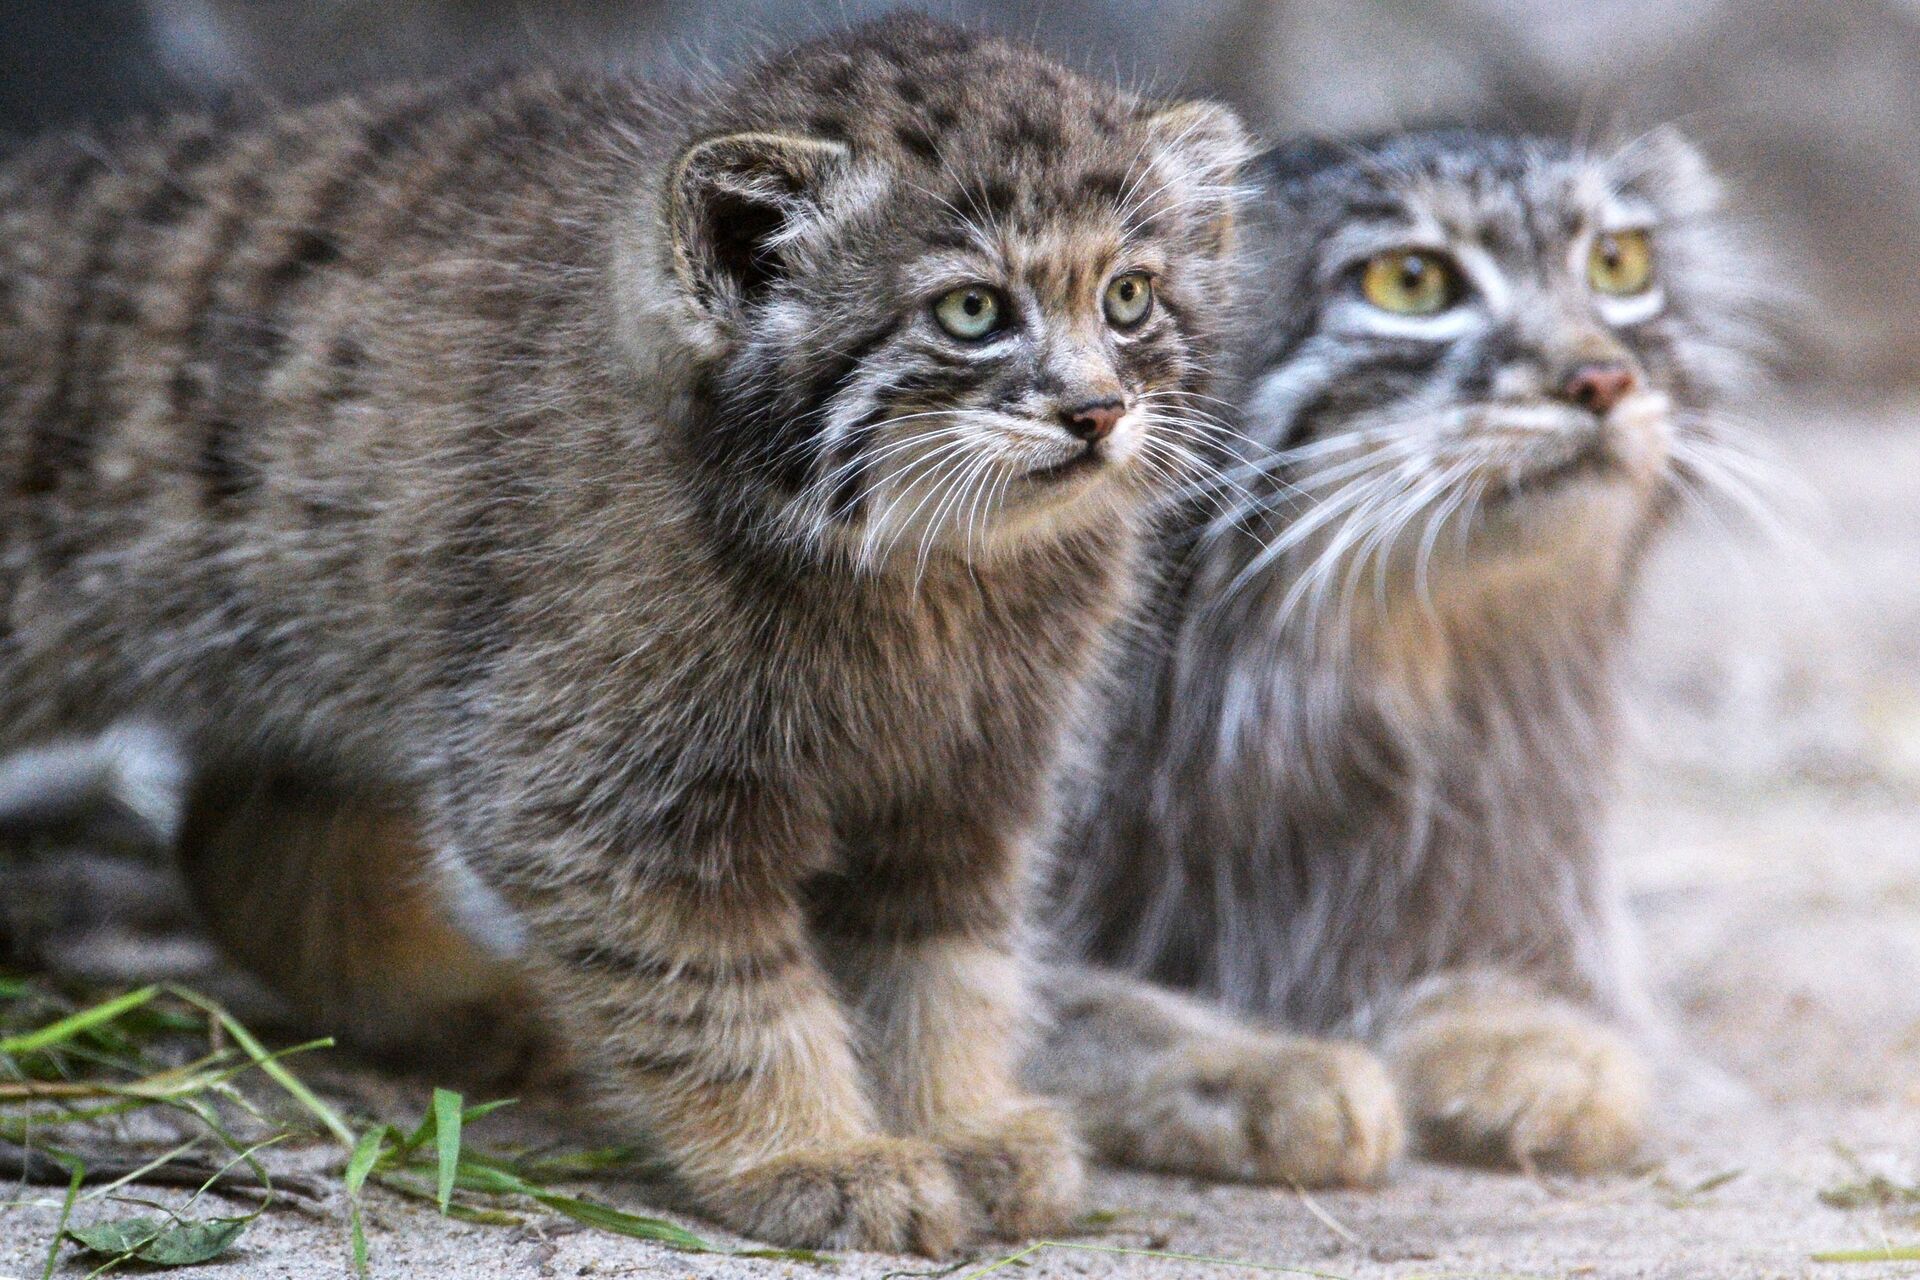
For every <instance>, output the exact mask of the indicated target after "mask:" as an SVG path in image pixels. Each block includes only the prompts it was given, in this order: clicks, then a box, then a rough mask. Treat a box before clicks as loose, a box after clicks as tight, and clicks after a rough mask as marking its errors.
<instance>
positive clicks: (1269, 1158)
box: [1088, 1035, 1404, 1186]
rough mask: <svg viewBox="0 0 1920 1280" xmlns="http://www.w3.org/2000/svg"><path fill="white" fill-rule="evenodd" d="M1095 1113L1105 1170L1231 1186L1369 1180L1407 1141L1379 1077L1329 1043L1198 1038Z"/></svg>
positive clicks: (1350, 1049) (1344, 1048) (1092, 1125)
mask: <svg viewBox="0 0 1920 1280" xmlns="http://www.w3.org/2000/svg"><path fill="white" fill-rule="evenodd" d="M1116 1104H1117V1105H1116ZM1099 1110H1100V1111H1102V1112H1104V1114H1101V1115H1095V1116H1089V1117H1088V1122H1089V1123H1088V1128H1089V1134H1090V1136H1091V1137H1092V1139H1093V1141H1094V1142H1095V1144H1096V1145H1097V1146H1098V1147H1099V1149H1100V1151H1101V1153H1102V1154H1103V1155H1105V1156H1106V1157H1107V1158H1109V1159H1111V1160H1113V1161H1114V1162H1116V1163H1119V1164H1128V1165H1135V1166H1139V1167H1141V1168H1148V1169H1159V1170H1163V1171H1165V1172H1170V1173H1190V1174H1197V1175H1199V1176H1201V1177H1206V1178H1217V1179H1225V1180H1231V1181H1243V1182H1288V1183H1296V1184H1298V1185H1301V1186H1329V1185H1346V1184H1357V1183H1367V1182H1373V1181H1375V1180H1377V1179H1378V1178H1379V1177H1380V1176H1381V1175H1382V1174H1384V1173H1385V1172H1386V1170H1387V1167H1388V1166H1389V1165H1391V1164H1392V1163H1393V1161H1394V1159H1395V1157H1396V1156H1398V1155H1399V1153H1400V1149H1401V1146H1402V1145H1403V1142H1404V1126H1403V1124H1402V1122H1401V1118H1400V1104H1399V1101H1398V1099H1397V1098H1396V1097H1395V1094H1394V1089H1393V1083H1392V1081H1391V1080H1390V1079H1389V1077H1388V1075H1387V1072H1386V1069H1385V1068H1384V1067H1383V1066H1382V1065H1381V1064H1380V1062H1379V1061H1378V1060H1377V1059H1376V1058H1374V1056H1373V1055H1372V1054H1370V1053H1368V1052H1367V1051H1366V1050H1365V1049H1363V1048H1361V1047H1360V1046H1358V1045H1353V1044H1345V1043H1340V1042H1337V1041H1322V1040H1306V1039H1294V1038H1291V1037H1285V1036H1265V1035H1246V1036H1223V1037H1219V1038H1211V1037H1205V1036H1195V1037H1193V1038H1191V1039H1189V1040H1186V1041H1183V1042H1181V1043H1179V1044H1176V1045H1175V1046H1173V1047H1172V1048H1170V1049H1168V1050H1167V1051H1166V1053H1165V1054H1164V1055H1163V1056H1162V1057H1161V1059H1160V1060H1159V1061H1158V1062H1157V1063H1156V1064H1155V1065H1154V1066H1153V1067H1152V1068H1151V1069H1150V1070H1148V1071H1147V1072H1145V1073H1144V1074H1143V1075H1142V1076H1141V1077H1140V1079H1139V1080H1138V1081H1137V1082H1135V1083H1134V1084H1133V1086H1132V1087H1130V1088H1129V1089H1128V1091H1127V1093H1126V1095H1125V1096H1124V1097H1122V1098H1118V1099H1112V1100H1110V1102H1108V1103H1103V1104H1102V1105H1101V1106H1100V1108H1099Z"/></svg>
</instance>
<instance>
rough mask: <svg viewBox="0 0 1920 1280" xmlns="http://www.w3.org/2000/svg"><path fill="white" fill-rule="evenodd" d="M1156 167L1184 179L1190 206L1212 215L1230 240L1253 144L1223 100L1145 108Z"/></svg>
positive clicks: (1154, 104) (1143, 113)
mask: <svg viewBox="0 0 1920 1280" xmlns="http://www.w3.org/2000/svg"><path fill="white" fill-rule="evenodd" d="M1140 120H1141V123H1142V124H1143V125H1145V126H1146V129H1147V131H1148V134H1149V135H1150V137H1151V139H1152V142H1151V146H1152V147H1153V152H1154V158H1155V161H1156V164H1157V165H1158V166H1159V167H1160V168H1161V170H1162V172H1167V173H1169V174H1170V176H1172V177H1174V178H1175V179H1176V180H1177V181H1179V183H1180V185H1181V187H1182V188H1183V190H1182V193H1181V194H1182V198H1183V199H1185V200H1187V201H1189V202H1190V204H1189V207H1197V208H1199V209H1201V210H1202V211H1203V212H1205V213H1206V214H1207V215H1208V218H1209V221H1210V222H1211V223H1212V224H1213V227H1214V230H1215V232H1216V234H1217V235H1218V236H1219V237H1220V239H1221V240H1222V241H1223V242H1224V240H1225V237H1226V235H1227V233H1228V232H1229V231H1230V230H1231V228H1232V225H1233V219H1234V212H1235V209H1236V208H1237V207H1238V202H1239V198H1240V193H1241V171H1242V170H1243V169H1245V168H1246V166H1247V163H1248V161H1250V160H1252V159H1253V156H1254V145H1253V140H1252V139H1251V138H1250V137H1249V136H1248V135H1247V131H1246V128H1245V127H1244V126H1243V125H1242V124H1241V123H1240V117H1238V116H1236V115H1235V114H1234V113H1233V112H1232V110H1230V109H1229V108H1227V107H1223V106H1221V105H1220V104H1219V103H1217V102H1200V101H1194V102H1150V103H1145V104H1143V105H1142V106H1141V108H1140Z"/></svg>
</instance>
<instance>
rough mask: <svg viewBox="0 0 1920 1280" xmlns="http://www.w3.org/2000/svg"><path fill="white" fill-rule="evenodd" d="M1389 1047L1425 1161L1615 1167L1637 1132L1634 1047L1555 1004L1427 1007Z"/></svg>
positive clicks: (1641, 1098)
mask: <svg viewBox="0 0 1920 1280" xmlns="http://www.w3.org/2000/svg"><path fill="white" fill-rule="evenodd" d="M1389 1052H1390V1056H1391V1059H1392V1062H1393V1066H1394V1073H1395V1075H1396V1076H1397V1077H1398V1078H1399V1080H1400V1084H1401V1088H1402V1090H1403V1091H1404V1093H1405V1096H1406V1099H1407V1106H1408V1109H1409V1111H1410V1112H1411V1113H1412V1116H1413V1121H1414V1124H1415V1127H1416V1130H1417V1132H1418V1133H1419V1136H1420V1142H1421V1145H1422V1147H1423V1148H1424V1149H1425V1150H1426V1152H1427V1153H1429V1154H1431V1155H1435V1156H1438V1157H1441V1158H1444V1159H1453V1160H1464V1161H1470V1162H1474V1163H1488V1164H1509V1165H1512V1164H1517V1165H1522V1166H1525V1165H1530V1164H1539V1165H1545V1166H1549V1167H1552V1168H1557V1169H1563V1170H1567V1171H1569V1172H1574V1173H1591V1172H1598V1171H1601V1170H1605V1169H1612V1168H1618V1167H1620V1166H1621V1165H1623V1164H1625V1163H1626V1162H1627V1161H1628V1160H1630V1159H1631V1158H1632V1157H1633V1155H1634V1153H1635V1152H1636V1151H1637V1150H1638V1149H1639V1147H1640V1144H1641V1141H1642V1139H1643V1137H1644V1134H1645V1129H1646V1118H1647V1110H1648V1107H1649V1099H1650V1094H1651V1085H1650V1079H1649V1072H1648V1069H1647V1065H1646V1063H1645V1061H1644V1059H1643V1058H1642V1057H1641V1055H1640V1053H1639V1051H1638V1050H1636V1049H1635V1048H1634V1047H1633V1045H1632V1044H1630V1043H1629V1042H1628V1041H1627V1039H1626V1037H1625V1036H1623V1035H1621V1034H1620V1032H1618V1031H1616V1030H1615V1029H1614V1028H1612V1027H1610V1026H1608V1025H1606V1024H1605V1023H1603V1022H1601V1021H1600V1020H1599V1019H1597V1018H1595V1017H1593V1016H1591V1015H1589V1014H1586V1013H1583V1012H1581V1011H1579V1010H1577V1009H1574V1008H1572V1007H1571V1006H1568V1005H1565V1004H1561V1003H1559V1002H1555V1001H1544V1000H1543V1001H1539V1002H1536V1003H1528V1004H1524V1005H1511V1006H1507V1007H1488V1006H1484V1005H1481V1006H1467V1007H1463V1008H1451V1009H1448V1008H1443V1009H1439V1010H1436V1011H1434V1012H1432V1013H1430V1014H1427V1015H1424V1016H1421V1017H1418V1018H1416V1019H1415V1020H1414V1021H1412V1022H1411V1023H1410V1024H1409V1025H1408V1026H1407V1027H1405V1028H1404V1029H1403V1030H1402V1031H1400V1032H1399V1033H1398V1034H1397V1035H1395V1036H1394V1037H1393V1039H1392V1040H1391V1041H1390V1043H1389Z"/></svg>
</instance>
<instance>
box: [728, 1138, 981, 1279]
mask: <svg viewBox="0 0 1920 1280" xmlns="http://www.w3.org/2000/svg"><path fill="white" fill-rule="evenodd" d="M704 1199H705V1201H706V1206H707V1208H708V1209H709V1211H710V1212H712V1213H713V1214H714V1216H715V1217H717V1218H719V1219H720V1221H722V1222H724V1223H725V1224H726V1225H727V1226H729V1227H731V1228H733V1229H734V1230H736V1231H739V1232H741V1233H742V1234H744V1235H749V1236H752V1237H754V1238H755V1239H758V1240H765V1241H768V1242H770V1243H773V1244H779V1245H787V1246H792V1247H797V1248H807V1249H858V1250H872V1251H875V1252H879V1253H918V1254H924V1255H926V1256H928V1257H934V1258H938V1257H944V1256H946V1255H948V1254H951V1253H952V1252H954V1251H955V1250H956V1249H958V1248H960V1247H961V1246H962V1245H964V1244H966V1243H967V1242H968V1241H969V1240H970V1239H971V1238H973V1236H974V1235H975V1234H976V1233H977V1231H978V1227H979V1211H978V1210H977V1209H976V1208H975V1206H974V1205H973V1203H972V1202H971V1200H970V1199H969V1198H968V1196H967V1195H966V1194H965V1192H963V1191H962V1190H961V1188H960V1186H959V1184H958V1183H957V1182H956V1181H955V1179H954V1175H953V1173H952V1171H951V1170H950V1169H949V1168H948V1165H947V1160H946V1158H945V1156H944V1155H943V1153H942V1152H941V1151H939V1150H938V1149H936V1148H935V1147H934V1146H932V1145H931V1144H929V1143H925V1142H919V1141H916V1140H913V1139H903V1138H875V1139H871V1140H869V1141H866V1142H861V1143H855V1144H849V1145H846V1146H840V1147H832V1148H828V1149H826V1150H823V1151H810V1152H804V1153H799V1154H795V1155H791V1156H785V1157H782V1158H781V1159H778V1160H774V1161H770V1162H768V1163H767V1164H764V1165H761V1166H759V1167H758V1168H755V1169H752V1170H749V1171H748V1172H747V1173H746V1174H744V1175H742V1176H740V1177H737V1178H733V1179H729V1180H728V1181H727V1183H726V1185H725V1186H723V1187H719V1188H715V1189H712V1190H710V1191H709V1192H708V1194H707V1195H706V1196H705V1197H704Z"/></svg>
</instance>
